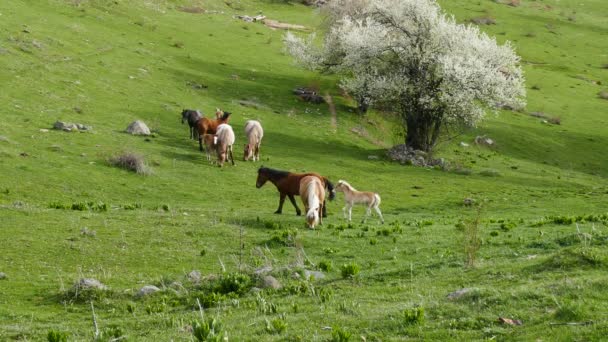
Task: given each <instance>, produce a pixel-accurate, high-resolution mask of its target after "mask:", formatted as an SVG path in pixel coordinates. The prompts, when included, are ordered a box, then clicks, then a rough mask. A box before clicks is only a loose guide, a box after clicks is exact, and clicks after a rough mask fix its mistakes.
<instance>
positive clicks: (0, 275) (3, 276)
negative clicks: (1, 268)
mask: <svg viewBox="0 0 608 342" xmlns="http://www.w3.org/2000/svg"><path fill="white" fill-rule="evenodd" d="M2 279H6V273H4V272H0V280H2Z"/></svg>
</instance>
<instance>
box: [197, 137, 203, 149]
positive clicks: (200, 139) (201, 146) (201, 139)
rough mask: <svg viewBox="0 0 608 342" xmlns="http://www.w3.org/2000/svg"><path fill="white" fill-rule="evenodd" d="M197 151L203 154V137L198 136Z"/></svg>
mask: <svg viewBox="0 0 608 342" xmlns="http://www.w3.org/2000/svg"><path fill="white" fill-rule="evenodd" d="M198 149H199V150H200V151H201V152H203V135H202V134H199V135H198Z"/></svg>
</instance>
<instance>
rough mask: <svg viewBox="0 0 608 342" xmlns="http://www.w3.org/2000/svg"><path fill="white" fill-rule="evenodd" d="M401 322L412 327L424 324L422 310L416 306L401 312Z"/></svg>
mask: <svg viewBox="0 0 608 342" xmlns="http://www.w3.org/2000/svg"><path fill="white" fill-rule="evenodd" d="M403 322H404V323H405V324H406V325H414V324H421V323H424V308H423V307H421V306H417V307H414V308H410V309H405V310H403Z"/></svg>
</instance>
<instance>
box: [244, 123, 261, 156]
mask: <svg viewBox="0 0 608 342" xmlns="http://www.w3.org/2000/svg"><path fill="white" fill-rule="evenodd" d="M245 134H246V135H247V141H248V143H247V144H245V151H244V153H243V160H245V161H247V160H249V159H252V160H253V161H256V160H260V145H261V144H262V137H264V129H262V125H261V124H260V122H259V121H256V120H248V121H247V122H246V123H245Z"/></svg>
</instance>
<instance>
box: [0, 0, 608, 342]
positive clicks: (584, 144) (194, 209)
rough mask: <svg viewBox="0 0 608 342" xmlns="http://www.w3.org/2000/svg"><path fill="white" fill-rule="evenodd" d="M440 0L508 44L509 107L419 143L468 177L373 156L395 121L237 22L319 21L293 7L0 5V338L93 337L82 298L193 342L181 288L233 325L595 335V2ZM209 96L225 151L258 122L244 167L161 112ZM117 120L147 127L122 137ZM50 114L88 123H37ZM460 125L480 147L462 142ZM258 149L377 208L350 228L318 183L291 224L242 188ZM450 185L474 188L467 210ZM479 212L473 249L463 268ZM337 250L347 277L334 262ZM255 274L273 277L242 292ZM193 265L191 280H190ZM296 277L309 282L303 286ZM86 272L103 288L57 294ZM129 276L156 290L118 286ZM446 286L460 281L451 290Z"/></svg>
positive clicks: (108, 315) (275, 39) (601, 236)
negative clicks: (516, 69)
mask: <svg viewBox="0 0 608 342" xmlns="http://www.w3.org/2000/svg"><path fill="white" fill-rule="evenodd" d="M504 2H506V1H504ZM441 4H442V6H444V8H445V9H446V11H447V12H449V13H452V14H454V15H455V16H456V17H457V19H458V20H459V21H462V22H465V21H469V20H471V19H474V18H478V17H487V18H492V19H494V20H495V22H496V24H495V25H488V26H483V30H485V31H487V32H488V33H490V34H492V35H495V36H496V37H497V39H498V40H499V41H506V40H510V41H512V42H513V44H514V45H515V47H516V49H517V52H518V53H519V54H520V55H521V56H522V59H523V63H524V70H525V73H526V78H527V86H528V107H527V109H526V111H525V112H521V113H516V112H510V111H503V112H501V113H499V115H494V114H489V115H488V118H487V120H485V121H484V122H483V123H482V124H481V126H480V127H477V128H475V129H471V130H469V131H467V132H464V134H463V135H461V136H459V137H457V138H455V139H452V140H450V141H446V142H444V143H443V144H442V145H441V146H440V148H439V150H438V151H437V155H438V157H444V158H446V159H447V160H450V161H451V162H452V163H453V164H456V165H460V166H461V170H465V171H464V172H445V171H441V170H435V169H425V168H416V167H411V166H403V165H399V164H396V163H391V162H390V161H388V160H386V159H385V158H384V152H385V150H386V148H387V147H390V146H392V145H394V144H397V143H400V142H401V141H402V132H400V130H399V128H398V126H396V125H395V122H396V120H395V119H394V118H391V117H390V115H388V114H383V113H377V112H372V113H370V114H369V115H368V116H365V117H360V116H358V115H357V114H355V113H354V110H353V108H352V105H353V104H352V102H351V101H350V100H349V99H348V98H343V97H342V96H341V95H340V91H339V89H338V87H337V79H336V78H334V77H333V76H328V75H321V76H320V75H316V74H313V73H309V72H307V71H304V70H302V69H299V68H297V67H296V66H295V65H294V64H293V61H292V60H291V58H290V57H289V56H287V55H285V53H284V52H283V47H282V41H281V40H282V35H283V33H284V32H282V31H276V30H271V29H269V28H267V27H265V26H263V25H262V24H260V23H246V22H244V21H241V20H239V19H236V18H233V15H235V14H248V15H255V14H258V13H259V12H261V13H263V14H264V15H266V16H267V17H269V18H271V19H277V20H280V21H283V22H288V23H295V24H302V25H305V26H307V27H310V28H314V27H316V26H318V25H319V24H320V23H321V21H322V20H321V18H320V17H319V16H318V13H317V12H316V11H315V10H313V9H311V8H308V7H304V6H302V5H299V4H294V3H286V2H284V1H261V0H260V1H256V0H252V1H244V0H241V1H238V0H236V1H229V2H223V1H212V0H209V1H194V0H182V1H140V0H137V1H106V0H97V1H96V0H90V1H85V0H82V1H78V0H70V1H68V0H65V1H64V0H46V1H43V0H36V1H27V2H22V1H19V2H18V1H9V2H1V3H0V37H1V39H0V63H1V65H2V66H3V67H2V68H0V80H2V84H3V87H2V91H1V92H0V117H1V118H2V120H1V123H0V175H1V177H0V241H1V245H2V253H0V272H2V273H4V274H5V278H4V279H0V340H36V341H38V340H45V339H46V337H47V334H48V333H49V331H56V332H59V333H65V334H66V335H67V336H68V340H70V341H72V340H73V341H82V340H91V339H92V338H93V336H94V327H93V321H92V319H91V317H92V312H91V303H93V305H94V308H95V314H96V318H97V323H98V328H99V330H100V331H101V333H102V337H101V338H100V339H105V340H110V339H111V338H112V337H119V336H126V339H127V340H131V341H165V340H176V341H177V340H180V341H181V340H184V341H190V340H192V339H193V334H192V327H193V321H195V320H201V319H200V314H201V313H200V310H199V308H198V304H197V299H198V300H199V301H200V302H201V303H202V305H203V307H204V315H205V316H206V318H207V317H216V318H217V319H218V320H219V321H221V323H222V327H223V328H222V331H223V332H224V333H225V334H226V335H227V336H228V337H229V339H230V340H233V341H241V340H251V341H259V340H290V341H292V340H293V341H298V340H303V341H309V340H314V341H324V340H335V341H339V340H340V336H342V338H343V339H342V340H345V339H346V340H348V339H347V338H346V336H347V335H349V334H350V340H351V341H356V340H360V339H362V338H365V340H368V341H373V340H378V341H379V340H406V339H426V340H481V339H494V338H495V339H501V340H508V339H513V340H532V339H535V340H536V339H543V340H600V339H601V338H602V337H604V336H605V335H606V334H607V333H608V322H607V319H608V317H607V315H606V312H605V310H603V303H605V302H606V300H608V293H607V292H606V290H605V288H606V284H607V282H608V278H607V277H606V269H607V268H608V253H607V252H606V243H607V242H608V231H607V224H608V217H607V216H606V215H607V214H608V213H607V209H606V203H607V201H606V198H607V195H608V184H607V183H606V177H607V176H608V160H607V159H606V158H605V157H604V154H603V151H604V150H605V146H606V144H607V143H608V128H607V127H608V125H607V122H608V112H607V108H608V101H606V100H604V99H601V98H600V97H599V96H598V95H597V94H598V93H599V92H600V91H601V90H604V89H608V69H607V68H606V65H607V64H608V54H607V53H606V51H608V44H607V38H608V37H607V34H606V32H608V20H606V15H605V13H607V12H608V6H607V5H606V4H605V3H604V2H603V1H601V0H588V1H585V2H580V1H574V0H561V1H560V0H554V1H549V0H547V1H521V5H520V6H517V7H513V6H508V5H506V4H502V3H500V2H496V1H489V0H482V1H477V2H470V1H464V0H457V1H454V0H452V1H441ZM203 9H204V10H205V11H202V10H203ZM307 85H308V86H317V87H319V88H320V89H321V91H322V92H323V93H325V92H328V93H330V94H331V95H332V96H333V97H334V100H335V101H336V102H337V104H338V106H337V107H338V115H337V126H335V127H334V126H333V125H332V120H331V116H330V113H329V110H328V108H327V106H326V105H313V104H307V103H304V102H301V101H300V100H298V99H297V98H295V97H294V96H293V95H292V94H291V90H292V89H293V88H295V87H298V86H307ZM216 107H220V108H223V109H225V110H227V111H231V112H233V118H232V121H231V124H232V125H233V127H234V129H235V132H236V134H237V143H236V145H235V151H236V155H237V156H239V159H240V156H241V153H242V152H241V149H242V145H243V144H244V143H245V138H244V136H243V133H242V130H243V125H244V123H245V121H246V120H248V119H252V118H255V119H259V120H260V121H261V122H262V124H263V126H264V129H265V137H264V140H263V142H262V161H261V162H259V163H252V162H243V161H240V160H237V165H236V166H234V167H232V166H226V167H224V168H222V169H220V168H218V167H216V166H212V165H209V164H208V163H207V162H206V161H205V160H204V157H203V155H202V154H201V153H200V152H199V151H198V147H197V144H196V142H194V141H192V140H189V139H188V138H187V137H188V131H187V126H186V125H182V124H181V123H180V115H179V113H180V112H181V110H182V109H183V108H198V109H200V110H202V111H203V112H204V113H205V114H206V115H213V113H214V110H215V108H216ZM533 112H537V113H540V112H542V113H543V115H544V116H546V118H547V119H551V118H559V121H560V125H554V124H549V123H543V122H542V120H544V119H542V118H539V117H535V116H532V115H530V114H529V113H533ZM136 119H141V120H144V121H145V122H146V123H147V124H148V125H149V126H150V128H151V129H152V130H153V132H154V136H152V137H149V138H143V137H134V136H130V135H128V134H126V133H124V129H125V128H126V127H127V125H128V124H129V123H130V122H132V121H134V120H136ZM57 120H62V121H69V122H77V123H83V124H86V125H91V126H93V130H92V131H91V132H87V133H68V132H61V131H57V130H53V129H52V125H53V123H54V122H55V121H57ZM46 129H48V130H49V131H45V130H46ZM353 129H354V131H357V132H362V133H355V132H354V131H353ZM478 135H487V136H489V137H491V138H492V139H494V140H495V141H496V146H495V147H493V148H486V147H477V146H475V145H474V144H473V143H472V140H473V139H474V138H475V137H476V136H478ZM461 141H463V142H467V143H469V144H471V146H470V147H461V146H460V144H459V143H460V142H461ZM123 152H135V153H140V154H142V155H143V156H144V158H145V160H146V161H147V163H148V165H149V166H150V167H151V169H152V174H151V175H149V176H141V175H137V174H134V173H132V172H129V171H125V170H122V169H118V168H115V167H113V166H111V165H110V164H109V163H108V159H109V158H110V157H112V156H114V155H116V154H119V153H123ZM370 156H377V157H379V158H378V159H374V157H372V158H370ZM260 165H264V166H268V167H273V168H278V169H285V170H290V171H296V172H300V171H316V172H319V173H321V174H323V175H326V176H327V177H329V178H330V179H331V180H332V181H334V182H335V181H337V180H338V179H346V180H348V181H349V182H350V183H351V184H353V185H354V186H355V187H357V188H359V189H361V190H368V189H369V190H373V191H377V192H379V193H380V194H381V196H382V206H381V208H382V210H383V213H384V214H385V218H386V220H387V223H386V224H385V225H380V224H379V222H378V220H377V219H376V218H375V217H372V218H371V219H370V220H369V221H368V223H367V224H360V223H359V220H360V218H361V215H362V214H363V209H362V208H360V207H359V208H356V209H354V210H353V211H354V213H353V216H354V222H353V224H350V225H348V224H346V222H345V221H344V219H343V218H342V213H341V208H342V196H341V195H338V199H337V201H335V202H332V203H329V208H328V210H329V217H328V218H327V219H326V220H325V221H324V225H323V226H322V227H321V228H320V229H318V230H315V231H311V230H308V229H305V228H304V219H303V218H302V217H297V216H296V215H295V213H294V209H293V207H292V206H291V204H290V203H289V202H287V203H285V206H284V209H283V214H282V215H275V214H273V212H274V210H275V209H276V206H277V204H278V194H277V192H276V191H275V189H274V186H273V185H272V184H267V185H265V186H264V187H263V188H261V189H256V188H255V178H256V170H257V168H258V167H259V166H260ZM465 198H472V199H474V200H475V203H476V204H475V205H474V206H473V207H467V206H464V205H463V199H465ZM298 201H299V199H298ZM89 202H90V203H91V204H93V206H92V207H93V208H89V205H88V204H87V203H89ZM102 204H105V207H104V206H103V205H102ZM299 205H300V206H301V207H302V204H301V203H300V202H299ZM72 206H74V208H75V209H77V208H79V207H80V208H81V209H84V210H72ZM56 207H65V208H64V209H57V208H56ZM478 207H479V208H480V209H479V210H478V209H477V208H478ZM100 208H101V210H100ZM103 208H106V210H104V209H103ZM475 228H477V229H478V233H477V234H478V238H479V240H478V241H479V243H480V246H479V250H478V252H477V253H473V255H474V256H475V266H474V267H468V266H467V258H466V256H465V246H467V245H468V246H471V244H470V243H469V244H467V243H466V241H467V239H468V240H469V241H470V240H471V239H472V240H473V242H475V241H477V240H476V239H475ZM467 232H468V233H467ZM473 245H475V244H474V243H473ZM473 247H474V246H473ZM343 265H356V266H353V267H354V268H357V267H358V268H359V269H360V272H359V273H358V274H357V275H356V276H354V277H343V275H342V272H341V271H342V270H341V268H342V267H343ZM263 266H268V267H271V268H272V271H271V274H272V275H273V276H274V277H276V279H278V281H279V282H280V283H282V285H283V288H282V289H279V290H271V289H265V290H262V291H260V292H255V290H250V288H251V287H252V286H254V285H255V286H258V285H259V284H257V283H256V282H257V280H256V277H255V276H254V274H253V271H254V270H256V269H259V268H261V267H263ZM193 270H198V271H200V273H201V274H202V277H203V280H201V281H200V282H193V281H192V280H191V279H189V278H188V277H187V274H188V273H190V272H191V271H193ZM305 270H308V271H312V270H317V271H321V272H323V273H322V275H323V277H321V276H320V275H319V274H317V276H316V277H313V278H310V279H306V275H305V273H306V272H305ZM240 274H244V276H242V275H240ZM83 277H84V278H96V279H98V280H100V281H101V282H102V283H104V284H105V285H107V286H108V287H109V290H106V291H93V292H91V293H83V294H76V293H73V292H72V291H71V288H72V285H73V284H74V283H75V282H76V281H77V280H78V279H79V278H83ZM248 279H251V281H248ZM149 284H151V285H156V286H158V287H159V288H160V289H161V291H160V292H159V293H156V294H153V295H151V296H146V297H143V298H139V297H138V296H136V294H137V292H138V291H139V289H140V288H142V287H143V286H144V285H149ZM463 288H468V289H470V290H469V292H468V293H466V294H464V295H463V296H462V297H460V298H458V299H448V298H447V295H448V294H449V293H452V292H454V291H457V290H459V289H463ZM241 290H242V291H241ZM418 308H422V310H423V312H424V319H421V318H420V316H417V315H416V313H419V312H420V309H418ZM499 317H506V318H512V319H519V320H521V321H522V322H523V325H521V326H511V325H508V324H503V323H500V322H498V318H499ZM566 323H577V324H576V325H568V324H566Z"/></svg>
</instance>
